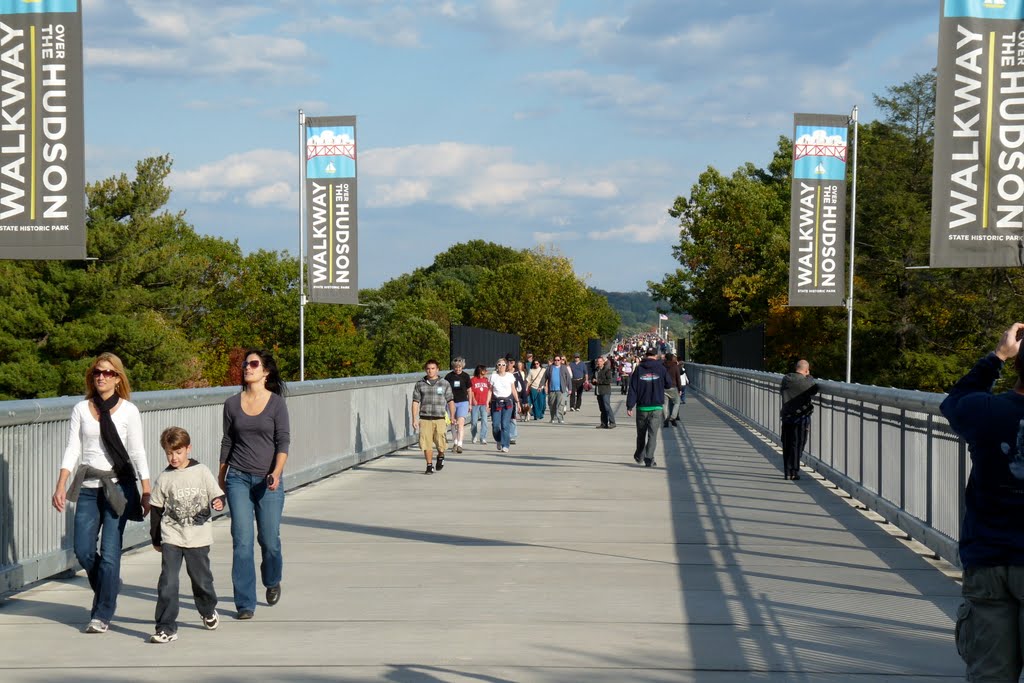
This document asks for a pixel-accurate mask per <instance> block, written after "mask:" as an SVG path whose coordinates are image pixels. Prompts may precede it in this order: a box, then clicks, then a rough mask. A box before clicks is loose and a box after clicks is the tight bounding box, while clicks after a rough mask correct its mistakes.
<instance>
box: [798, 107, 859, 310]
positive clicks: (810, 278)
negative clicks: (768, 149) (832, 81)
mask: <svg viewBox="0 0 1024 683" xmlns="http://www.w3.org/2000/svg"><path fill="white" fill-rule="evenodd" d="M793 120H794V131H793V186H792V205H791V208H790V230H789V305H790V306H842V305H843V299H844V296H843V273H844V271H845V269H844V267H843V264H844V261H843V258H844V257H843V254H844V253H845V248H844V247H845V244H846V158H847V153H848V150H849V146H848V145H847V140H848V134H849V119H848V117H846V116H837V115H834V114H796V115H794V117H793Z"/></svg>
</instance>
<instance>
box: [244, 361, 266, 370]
mask: <svg viewBox="0 0 1024 683" xmlns="http://www.w3.org/2000/svg"><path fill="white" fill-rule="evenodd" d="M260 365H262V363H260V361H258V360H243V361H242V368H246V367H249V368H252V369H253V370H255V369H256V368H258V367H259V366H260Z"/></svg>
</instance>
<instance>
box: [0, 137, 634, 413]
mask: <svg viewBox="0 0 1024 683" xmlns="http://www.w3.org/2000/svg"><path fill="white" fill-rule="evenodd" d="M171 165H172V164H171V160H170V158H169V157H168V156H160V157H152V158H147V159H144V160H142V161H140V162H139V163H138V164H137V165H136V168H135V174H134V176H132V177H130V176H129V175H128V174H121V175H119V176H115V177H112V178H108V179H105V180H102V181H99V182H96V183H91V184H89V185H88V186H87V187H86V198H87V206H88V212H87V225H86V228H87V254H88V260H86V261H82V262H73V261H4V260H0V400H9V399H25V398H40V397H49V396H61V395H74V394H79V393H81V392H82V390H83V383H84V373H85V370H86V368H87V367H88V365H89V363H90V362H91V360H92V359H93V358H94V357H95V356H96V355H97V354H98V353H100V352H102V351H113V352H114V353H116V354H117V355H119V356H120V357H121V358H122V360H124V362H125V365H126V368H127V370H128V373H129V376H130V378H131V382H132V385H133V388H135V389H136V390H151V389H172V388H184V387H199V386H220V385H228V384H236V383H238V382H239V381H240V360H241V354H242V353H243V352H244V350H245V349H246V348H249V347H257V348H266V349H270V350H272V351H273V352H274V354H275V356H276V357H277V358H278V361H279V364H280V366H281V369H282V373H283V374H284V376H285V379H291V380H294V379H298V374H299V348H298V347H299V263H298V259H297V258H295V257H293V256H290V255H288V254H287V253H282V252H275V251H266V250H259V251H255V252H252V253H249V254H243V253H242V250H241V249H240V248H239V246H238V243H237V241H228V240H224V239H221V238H216V237H209V236H203V235H200V234H198V233H197V232H196V231H195V229H194V228H193V227H192V226H191V225H190V224H189V223H188V221H187V220H186V219H185V215H184V213H181V212H179V213H173V212H170V211H168V210H167V209H166V204H167V201H168V199H169V198H170V188H169V187H168V185H167V177H168V175H169V174H170V171H171ZM526 293H529V295H528V296H526ZM360 301H361V302H362V303H363V304H364V305H362V306H344V305H316V304H312V305H308V306H307V307H306V349H305V350H306V354H305V362H306V378H307V379H318V378H327V377H346V376H356V375H371V374H391V373H397V372H409V371H414V370H418V369H419V368H421V367H422V365H423V363H424V361H425V360H426V359H427V358H430V357H434V358H437V359H440V360H441V361H442V362H445V360H446V359H447V358H448V356H449V349H448V343H449V342H448V329H449V325H451V324H463V325H473V326H477V327H485V328H489V329H493V330H496V331H499V332H508V333H512V334H518V335H520V337H521V338H522V341H523V346H524V348H529V349H531V350H533V351H534V352H535V353H542V354H547V353H553V352H555V351H561V350H563V349H582V348H585V344H586V340H587V339H588V338H590V337H599V338H601V339H605V340H607V339H610V338H611V337H612V336H613V335H614V334H615V331H616V329H617V328H618V326H619V317H618V315H617V314H616V313H615V311H614V310H613V309H612V308H611V307H610V306H609V305H608V303H607V301H606V300H605V299H603V298H602V297H600V296H598V295H597V294H595V293H593V292H592V291H590V290H589V289H588V288H587V287H586V284H585V283H584V282H583V281H582V280H580V279H579V278H578V277H576V276H575V274H574V273H573V269H572V264H571V262H570V261H569V260H568V259H566V258H564V257H562V256H560V255H557V254H548V253H544V252H543V251H536V250H535V251H527V250H522V251H517V250H514V249H511V248H508V247H505V246H502V245H497V244H493V243H490V242H484V241H479V240H477V241H473V242H468V243H464V244H457V245H455V246H453V247H451V248H450V249H449V250H447V251H446V252H444V253H441V254H438V255H437V257H436V258H435V260H434V263H433V264H431V265H430V266H429V267H426V268H421V269H417V270H416V271H414V272H413V273H409V274H405V275H402V276H399V277H397V278H395V279H393V280H390V281H388V282H386V283H384V284H383V285H382V286H381V287H379V288H377V289H364V290H362V291H361V292H360Z"/></svg>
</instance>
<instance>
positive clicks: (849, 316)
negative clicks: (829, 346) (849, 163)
mask: <svg viewBox="0 0 1024 683" xmlns="http://www.w3.org/2000/svg"><path fill="white" fill-rule="evenodd" d="M850 121H851V122H852V123H853V187H852V188H851V191H850V292H849V295H848V296H847V297H846V383H847V384H849V383H850V381H851V380H850V375H851V373H852V370H853V251H854V246H855V245H856V244H857V241H856V235H857V148H858V144H857V133H858V132H859V130H860V124H859V123H858V121H857V107H856V106H855V107H854V108H853V112H851V114H850Z"/></svg>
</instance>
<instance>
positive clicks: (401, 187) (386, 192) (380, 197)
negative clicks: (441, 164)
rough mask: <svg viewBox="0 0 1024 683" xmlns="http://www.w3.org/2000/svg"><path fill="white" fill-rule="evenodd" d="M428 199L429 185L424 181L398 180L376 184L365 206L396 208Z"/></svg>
mask: <svg viewBox="0 0 1024 683" xmlns="http://www.w3.org/2000/svg"><path fill="white" fill-rule="evenodd" d="M429 197H430V183H429V182H427V181H426V180H399V181H397V182H394V183H378V184H377V186H376V188H375V190H374V192H373V194H372V195H371V197H370V198H369V199H368V200H367V202H366V205H367V206H368V207H370V208H382V207H387V208H397V207H401V206H409V205H410V204H416V203H417V202H422V201H426V200H427V199H429Z"/></svg>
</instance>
